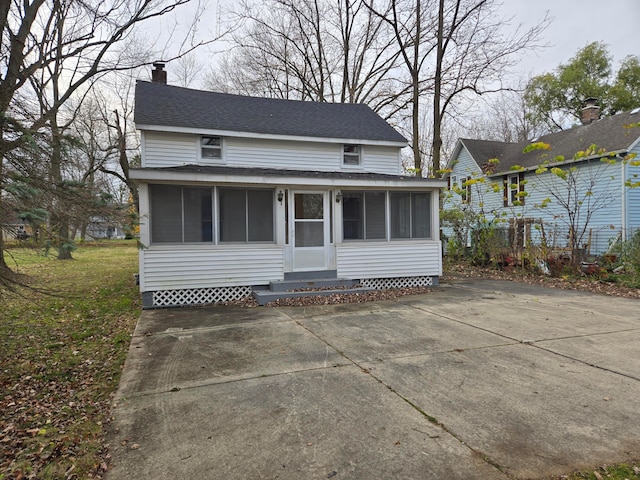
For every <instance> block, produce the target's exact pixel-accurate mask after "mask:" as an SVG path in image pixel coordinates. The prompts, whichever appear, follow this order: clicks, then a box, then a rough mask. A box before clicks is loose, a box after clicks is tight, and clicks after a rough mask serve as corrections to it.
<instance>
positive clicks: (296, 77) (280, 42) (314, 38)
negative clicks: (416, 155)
mask: <svg viewBox="0 0 640 480" xmlns="http://www.w3.org/2000/svg"><path fill="white" fill-rule="evenodd" d="M235 15H236V17H235V18H236V22H238V23H240V24H242V25H243V28H242V29H239V30H238V31H237V32H236V34H235V35H234V36H233V39H232V42H231V43H232V48H231V49H230V52H229V54H228V55H227V56H226V57H225V59H224V60H223V62H221V64H220V66H219V68H218V69H217V70H216V71H215V72H214V73H213V74H212V75H210V76H209V79H208V86H209V88H212V89H215V90H220V91H227V92H236V93H243V94H250V95H258V96H269V97H275V98H288V99H299V100H313V101H321V102H348V103H357V102H364V103H367V104H368V105H369V106H371V107H372V108H373V109H374V110H376V111H378V112H380V113H381V114H382V115H383V116H386V117H389V116H392V115H393V114H394V113H395V112H397V111H398V110H399V109H402V108H404V105H406V102H405V103H404V104H402V106H400V107H398V100H397V99H398V98H399V97H400V94H399V93H398V92H397V90H398V89H397V81H396V79H395V78H394V69H395V68H396V67H397V60H398V55H399V52H398V50H397V49H396V48H395V41H394V40H393V38H392V37H391V36H390V31H389V29H388V27H387V26H386V25H385V24H384V23H383V22H382V21H381V20H380V19H379V18H378V17H376V16H375V15H373V14H372V13H371V12H370V11H369V10H368V9H366V8H365V6H364V3H363V2H362V0H303V1H294V0H268V1H266V2H263V3H261V4H260V5H258V4H255V3H248V2H244V3H243V4H242V7H241V8H240V10H239V11H237V12H236V14H235ZM400 103H402V102H400Z"/></svg>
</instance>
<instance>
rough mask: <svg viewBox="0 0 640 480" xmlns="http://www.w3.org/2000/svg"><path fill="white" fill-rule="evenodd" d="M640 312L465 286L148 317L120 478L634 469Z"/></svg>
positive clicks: (123, 392)
mask: <svg viewBox="0 0 640 480" xmlns="http://www.w3.org/2000/svg"><path fill="white" fill-rule="evenodd" d="M638 307H639V303H638V301H636V300H627V299H617V298H611V297H603V296H597V295H593V294H588V293H576V292H570V291H564V290H554V289H546V288H540V287H532V286H528V285H523V284H518V283H512V282H501V281H488V280H465V281H459V282H452V283H449V284H445V285H442V286H441V287H438V288H436V289H434V291H433V292H432V293H429V294H425V295H420V296H414V297H405V298H404V299H402V300H400V301H389V302H374V303H367V304H349V305H332V306H317V307H297V308H293V307H286V308H284V307H283V308H264V307H261V308H253V309H242V308H230V307H212V308H188V309H167V310H147V311H144V312H143V313H142V316H141V318H140V321H139V323H138V326H137V328H136V331H135V334H134V337H133V339H132V343H131V349H130V352H129V356H128V358H127V363H126V365H125V370H124V373H123V376H122V380H121V382H120V388H119V390H118V393H117V399H116V403H117V407H116V408H115V414H114V415H115V418H114V421H113V423H112V426H111V428H112V432H111V433H110V436H111V438H110V442H111V445H112V455H113V465H112V468H111V469H110V471H109V472H108V474H107V479H108V480H117V479H127V478H131V479H138V480H140V479H159V478H171V479H217V478H220V479H259V478H268V479H272V478H278V479H325V478H336V479H341V478H345V479H347V478H348V479H465V480H469V479H505V480H506V479H507V478H522V479H524V478H542V477H545V476H550V475H560V474H563V473H569V472H571V471H572V470H574V469H578V468H588V467H593V466H596V465H599V464H603V463H610V462H622V461H628V460H632V459H638V458H640V427H639V426H640V355H639V351H640V309H639V308H638Z"/></svg>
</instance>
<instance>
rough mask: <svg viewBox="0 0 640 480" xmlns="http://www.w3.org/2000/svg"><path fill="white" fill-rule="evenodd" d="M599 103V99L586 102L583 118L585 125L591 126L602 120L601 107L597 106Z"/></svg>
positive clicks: (591, 98) (590, 98) (590, 99)
mask: <svg viewBox="0 0 640 480" xmlns="http://www.w3.org/2000/svg"><path fill="white" fill-rule="evenodd" d="M597 102H598V99H597V98H593V97H589V98H587V99H586V100H585V101H584V108H583V109H582V118H581V120H582V124H583V125H589V124H590V123H592V122H595V121H596V120H599V119H600V107H599V106H598V105H597V104H596V103H597Z"/></svg>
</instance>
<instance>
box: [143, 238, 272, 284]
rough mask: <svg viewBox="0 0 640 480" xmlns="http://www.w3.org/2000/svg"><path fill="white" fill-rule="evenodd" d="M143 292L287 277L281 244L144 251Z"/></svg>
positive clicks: (200, 246) (152, 249)
mask: <svg viewBox="0 0 640 480" xmlns="http://www.w3.org/2000/svg"><path fill="white" fill-rule="evenodd" d="M141 260H142V263H141V278H140V280H141V283H140V289H141V291H143V292H144V291H147V292H148V291H156V290H174V289H184V288H210V287H231V286H245V285H263V284H267V283H269V281H271V280H282V279H283V278H284V268H283V262H284V255H283V249H282V247H278V246H277V245H273V246H271V245H260V246H257V245H250V246H246V245H234V246H231V245H229V246H227V245H216V246H212V245H207V246H204V245H195V246H188V245H167V246H162V247H159V246H153V247H151V248H148V249H145V250H144V255H143V256H142V259H141Z"/></svg>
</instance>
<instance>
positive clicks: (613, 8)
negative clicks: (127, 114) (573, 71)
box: [151, 0, 640, 87]
mask: <svg viewBox="0 0 640 480" xmlns="http://www.w3.org/2000/svg"><path fill="white" fill-rule="evenodd" d="M234 2H235V0H209V11H208V14H207V18H209V20H213V18H215V17H216V16H217V15H216V13H218V14H219V13H220V11H218V12H216V5H217V4H219V7H222V8H219V9H218V10H224V7H223V5H224V6H228V5H230V4H233V3H234ZM502 3H503V5H502V7H501V14H502V16H503V17H504V18H505V19H509V18H511V22H510V28H515V26H516V25H518V24H522V25H523V27H531V26H533V25H534V24H536V23H538V22H540V21H541V20H542V19H543V18H544V16H545V13H546V12H549V16H550V17H552V18H553V22H552V23H551V25H550V26H549V27H548V28H547V30H546V31H545V32H544V34H543V36H544V39H543V43H547V44H549V47H548V48H546V49H543V50H541V51H540V52H538V53H531V54H529V55H527V56H526V57H525V58H524V59H523V60H522V61H521V63H520V65H519V66H518V67H517V72H514V78H517V77H524V78H525V79H526V78H529V77H531V76H534V75H539V74H542V73H545V72H550V71H552V70H553V69H554V68H555V67H557V66H558V65H559V64H560V63H566V62H567V61H568V60H569V59H570V58H571V57H573V56H574V55H575V53H576V51H577V50H578V49H580V48H582V47H584V46H585V45H587V44H588V43H590V42H593V41H602V42H604V43H605V44H606V45H607V46H608V47H609V52H610V54H611V55H612V56H613V60H614V69H615V68H617V66H618V64H619V62H620V61H621V60H622V59H624V57H626V56H627V55H640V41H638V33H639V32H640V0H502ZM192 10H193V7H192V6H191V5H189V6H186V7H185V8H182V9H180V12H179V13H178V15H179V16H181V17H182V19H181V21H182V22H187V23H188V21H190V19H191V18H193V12H192ZM213 23H215V22H214V21H211V22H201V23H200V26H201V28H202V27H204V28H202V30H201V31H200V34H205V35H206V31H208V30H209V31H210V29H209V28H207V26H211V24H213ZM507 28H508V27H507ZM154 30H155V29H154V28H153V27H151V31H154ZM225 48H226V47H225V46H224V45H223V44H219V43H218V44H214V45H210V46H208V47H205V48H204V49H201V51H200V52H198V57H199V58H200V59H201V60H202V61H203V63H209V62H211V61H212V60H213V61H215V60H214V59H215V55H212V53H213V52H216V51H221V50H224V49H225ZM207 67H208V65H205V68H207ZM168 70H169V77H171V66H169V67H168ZM171 80H172V79H170V81H171ZM192 86H194V87H196V85H192Z"/></svg>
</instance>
